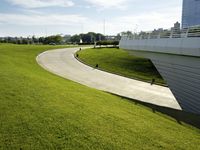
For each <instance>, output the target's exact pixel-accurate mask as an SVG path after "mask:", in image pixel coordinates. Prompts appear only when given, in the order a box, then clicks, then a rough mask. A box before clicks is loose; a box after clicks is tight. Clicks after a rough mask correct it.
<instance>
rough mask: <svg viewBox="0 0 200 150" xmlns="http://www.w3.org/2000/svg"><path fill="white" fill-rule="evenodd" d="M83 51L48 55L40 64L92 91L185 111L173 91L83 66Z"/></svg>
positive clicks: (49, 53)
mask: <svg viewBox="0 0 200 150" xmlns="http://www.w3.org/2000/svg"><path fill="white" fill-rule="evenodd" d="M78 50H79V48H66V49H57V50H51V51H46V52H44V53H42V54H40V55H39V56H37V58H36V60H37V62H38V64H39V65H40V66H42V67H43V68H45V69H46V70H48V71H50V72H52V73H54V74H57V75H59V76H62V77H64V78H67V79H70V80H73V81H75V82H78V83H80V84H83V85H87V86H89V87H92V88H96V89H99V90H103V91H107V92H110V93H114V94H117V95H121V96H124V97H128V98H132V99H136V100H139V101H143V102H147V103H151V104H155V105H159V106H165V107H170V108H174V109H181V107H180V106H179V104H178V103H177V101H176V99H175V98H174V96H173V94H172V93H171V91H170V90H169V88H166V87H162V86H158V85H153V86H151V85H150V84H149V83H146V82H141V81H137V80H133V79H129V78H125V77H121V76H118V75H114V74H111V73H107V72H104V71H100V70H97V69H94V68H91V67H89V66H87V65H84V64H82V63H81V62H79V61H78V60H77V59H76V58H74V53H75V52H76V51H78Z"/></svg>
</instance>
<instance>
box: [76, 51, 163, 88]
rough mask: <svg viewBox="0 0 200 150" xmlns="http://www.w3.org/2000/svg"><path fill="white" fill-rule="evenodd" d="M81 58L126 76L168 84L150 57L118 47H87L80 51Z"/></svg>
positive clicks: (92, 64)
mask: <svg viewBox="0 0 200 150" xmlns="http://www.w3.org/2000/svg"><path fill="white" fill-rule="evenodd" d="M78 54H79V58H80V60H82V61H83V62H85V63H86V64H89V65H91V66H95V65H96V64H99V68H100V69H102V70H105V71H108V72H111V73H115V74H118V75H122V76H125V77H129V78H133V79H139V80H142V81H147V82H151V80H152V79H153V78H154V79H155V83H157V84H164V85H166V83H165V81H164V80H163V79H162V77H161V76H160V74H159V73H158V71H157V70H156V68H155V67H154V65H153V64H152V63H151V61H149V60H148V59H144V58H138V57H135V56H133V55H130V54H129V53H128V52H127V51H124V50H121V49H117V48H96V49H93V48H92V49H85V50H82V51H79V52H78Z"/></svg>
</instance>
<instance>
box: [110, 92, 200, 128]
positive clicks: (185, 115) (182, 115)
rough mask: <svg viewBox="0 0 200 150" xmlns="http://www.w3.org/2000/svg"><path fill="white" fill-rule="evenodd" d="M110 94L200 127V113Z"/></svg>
mask: <svg viewBox="0 0 200 150" xmlns="http://www.w3.org/2000/svg"><path fill="white" fill-rule="evenodd" d="M107 93H109V92H107ZM110 94H112V95H115V96H118V97H120V98H122V99H128V100H129V101H131V102H133V103H134V104H135V105H142V106H145V107H147V108H149V109H150V110H152V112H153V113H156V112H159V113H162V114H165V115H167V116H170V117H172V118H173V119H175V120H176V121H177V123H178V124H182V122H184V123H186V124H189V125H192V126H194V127H196V128H198V129H200V115H198V114H193V113H189V112H185V111H182V110H176V109H172V108H167V107H163V106H157V105H154V104H150V103H146V102H141V101H138V100H135V99H131V98H127V97H123V96H120V95H117V94H113V93H110Z"/></svg>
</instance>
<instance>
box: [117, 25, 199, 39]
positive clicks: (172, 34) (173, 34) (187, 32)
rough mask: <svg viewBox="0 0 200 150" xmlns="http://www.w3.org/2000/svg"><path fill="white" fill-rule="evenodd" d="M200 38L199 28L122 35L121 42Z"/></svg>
mask: <svg viewBox="0 0 200 150" xmlns="http://www.w3.org/2000/svg"><path fill="white" fill-rule="evenodd" d="M192 37H200V27H190V28H184V29H171V30H154V31H152V32H140V33H134V34H123V35H122V39H121V40H133V39H138V40H139V39H160V38H192Z"/></svg>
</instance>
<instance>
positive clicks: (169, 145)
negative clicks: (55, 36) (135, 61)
mask: <svg viewBox="0 0 200 150" xmlns="http://www.w3.org/2000/svg"><path fill="white" fill-rule="evenodd" d="M52 48H55V47H52V46H19V45H0V149H73V150H74V149H119V150H122V149H131V150H132V149H191V150H194V149H200V145H199V139H200V131H199V129H196V128H193V127H190V126H187V125H185V124H183V125H180V124H178V123H177V122H176V121H174V120H173V119H171V118H168V117H166V116H164V115H162V114H159V113H153V112H152V111H151V110H150V109H148V108H146V107H143V106H140V105H135V104H134V103H132V102H131V101H128V100H127V99H122V98H119V97H117V96H113V95H111V94H108V93H104V92H101V91H98V90H95V89H91V88H88V87H85V86H82V85H80V84H77V83H74V82H72V81H69V80H65V79H63V78H60V77H58V76H56V75H53V74H51V73H49V72H47V71H45V70H44V69H42V68H41V67H40V66H39V65H38V64H37V63H36V61H35V58H36V56H37V55H38V54H39V53H41V52H43V51H45V50H47V49H52Z"/></svg>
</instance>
